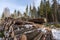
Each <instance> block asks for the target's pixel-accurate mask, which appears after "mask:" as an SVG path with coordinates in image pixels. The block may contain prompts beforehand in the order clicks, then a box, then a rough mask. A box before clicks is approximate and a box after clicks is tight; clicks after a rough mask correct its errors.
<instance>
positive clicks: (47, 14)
mask: <svg viewBox="0 0 60 40" xmlns="http://www.w3.org/2000/svg"><path fill="white" fill-rule="evenodd" d="M50 10H51V9H50V3H49V0H47V1H46V19H47V22H48V21H49V20H50V17H49V16H50V15H51V11H50Z"/></svg>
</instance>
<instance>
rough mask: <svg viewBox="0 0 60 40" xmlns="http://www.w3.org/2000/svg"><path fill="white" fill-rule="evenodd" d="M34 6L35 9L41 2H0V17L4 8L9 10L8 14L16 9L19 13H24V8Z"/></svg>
mask: <svg viewBox="0 0 60 40" xmlns="http://www.w3.org/2000/svg"><path fill="white" fill-rule="evenodd" d="M33 1H34V3H35V4H34V5H35V7H36V8H37V7H38V6H39V5H40V2H41V0H0V17H1V15H2V12H3V10H4V8H7V7H8V8H9V9H10V13H13V12H14V10H15V9H16V10H17V11H18V10H19V11H20V12H21V13H23V12H25V9H26V6H27V5H28V6H30V5H33Z"/></svg>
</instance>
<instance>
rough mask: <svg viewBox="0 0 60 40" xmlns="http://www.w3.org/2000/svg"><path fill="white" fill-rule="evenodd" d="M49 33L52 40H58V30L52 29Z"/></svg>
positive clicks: (59, 37) (59, 34) (59, 36)
mask: <svg viewBox="0 0 60 40" xmlns="http://www.w3.org/2000/svg"><path fill="white" fill-rule="evenodd" d="M51 31H52V34H53V37H54V39H56V40H60V30H58V29H52V30H51Z"/></svg>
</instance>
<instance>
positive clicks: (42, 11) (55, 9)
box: [2, 0, 60, 23]
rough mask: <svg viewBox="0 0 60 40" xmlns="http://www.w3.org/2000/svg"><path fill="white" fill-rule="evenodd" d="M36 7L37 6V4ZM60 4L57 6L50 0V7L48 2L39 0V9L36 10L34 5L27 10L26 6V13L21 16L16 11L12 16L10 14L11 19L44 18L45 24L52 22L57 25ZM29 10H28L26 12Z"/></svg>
mask: <svg viewBox="0 0 60 40" xmlns="http://www.w3.org/2000/svg"><path fill="white" fill-rule="evenodd" d="M37 5H38V4H37ZM59 5H60V4H58V2H57V0H52V5H51V3H50V1H49V0H41V3H40V5H39V7H38V8H37V9H36V7H35V5H33V8H32V7H31V5H30V8H28V5H27V7H26V11H25V12H24V14H23V15H22V14H21V12H20V11H17V12H16V10H15V11H14V13H13V14H11V17H14V18H17V17H23V18H32V19H34V18H46V20H47V22H53V23H58V22H60V14H59V13H60V12H59V11H60V10H59V8H60V6H59ZM28 9H29V10H28ZM3 17H4V13H3V14H2V18H3Z"/></svg>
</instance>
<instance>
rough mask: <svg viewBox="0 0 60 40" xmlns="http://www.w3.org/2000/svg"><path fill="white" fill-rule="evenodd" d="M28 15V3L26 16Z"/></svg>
mask: <svg viewBox="0 0 60 40" xmlns="http://www.w3.org/2000/svg"><path fill="white" fill-rule="evenodd" d="M27 16H28V5H27V7H26V17H27Z"/></svg>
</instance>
